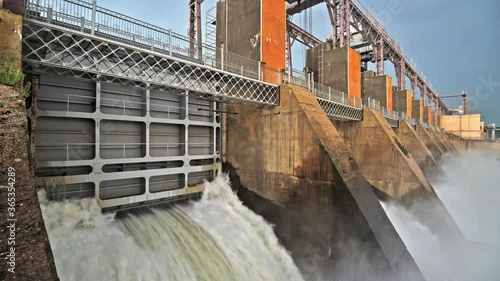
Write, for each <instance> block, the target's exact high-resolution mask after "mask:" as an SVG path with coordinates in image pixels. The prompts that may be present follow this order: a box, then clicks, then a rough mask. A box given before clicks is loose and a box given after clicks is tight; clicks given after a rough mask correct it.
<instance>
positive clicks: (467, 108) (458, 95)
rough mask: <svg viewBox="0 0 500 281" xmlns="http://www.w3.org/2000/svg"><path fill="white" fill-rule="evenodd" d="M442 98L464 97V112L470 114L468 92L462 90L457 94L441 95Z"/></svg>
mask: <svg viewBox="0 0 500 281" xmlns="http://www.w3.org/2000/svg"><path fill="white" fill-rule="evenodd" d="M439 98H440V99H448V98H462V102H463V107H464V114H470V107H469V100H468V98H467V93H466V92H464V91H462V93H461V94H457V95H447V96H439Z"/></svg>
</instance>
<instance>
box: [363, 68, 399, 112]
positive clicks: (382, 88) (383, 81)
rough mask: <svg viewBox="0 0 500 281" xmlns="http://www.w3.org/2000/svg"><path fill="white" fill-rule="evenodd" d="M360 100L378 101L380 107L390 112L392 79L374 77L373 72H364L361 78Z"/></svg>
mask: <svg viewBox="0 0 500 281" xmlns="http://www.w3.org/2000/svg"><path fill="white" fill-rule="evenodd" d="M361 98H362V99H363V100H367V99H368V98H370V99H373V100H376V101H379V102H380V105H381V106H383V107H385V108H387V109H390V110H392V109H393V106H392V100H393V98H392V78H391V76H388V75H382V76H375V72H373V71H365V72H363V74H362V77H361Z"/></svg>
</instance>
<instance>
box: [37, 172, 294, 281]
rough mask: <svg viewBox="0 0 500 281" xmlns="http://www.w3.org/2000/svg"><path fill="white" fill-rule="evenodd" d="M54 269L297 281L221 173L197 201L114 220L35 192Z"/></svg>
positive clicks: (88, 203)
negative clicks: (54, 264) (46, 197)
mask: <svg viewBox="0 0 500 281" xmlns="http://www.w3.org/2000/svg"><path fill="white" fill-rule="evenodd" d="M40 200H41V202H42V204H41V207H42V212H43V216H44V220H45V224H46V227H47V231H48V234H49V238H50V242H51V246H52V250H53V253H54V257H55V261H56V267H57V271H58V274H59V277H60V278H61V280H62V281H69V280H85V281H87V280H96V281H97V280H106V281H111V280H120V281H126V280H130V281H132V280H133V281H137V280H143V281H154V280H162V281H164V280H182V281H184V280H214V281H224V280H228V281H229V280H237V281H245V280H248V281H254V280H269V281H272V280H302V277H301V275H300V273H299V270H298V269H297V267H296V266H295V264H294V262H293V261H292V258H291V257H290V255H289V254H288V252H287V251H286V250H285V249H284V248H283V247H282V246H281V245H280V244H279V242H278V240H277V238H276V236H275V235H274V232H273V229H272V226H271V225H269V224H268V223H267V222H266V221H265V220H264V219H263V218H262V217H260V216H258V215H256V214H255V213H253V212H252V211H250V210H249V209H248V208H246V207H245V206H243V205H242V203H241V202H240V201H239V200H238V198H237V196H236V195H235V194H234V193H233V192H232V191H231V188H230V186H229V180H228V178H227V177H226V176H219V177H217V178H216V179H215V180H214V181H213V182H211V183H206V184H205V192H204V194H203V197H202V199H201V200H200V201H198V202H191V203H186V204H179V205H176V206H172V207H169V208H151V209H149V210H145V211H143V212H135V213H131V214H128V215H127V216H126V217H125V218H123V219H116V218H115V216H114V214H102V213H101V211H100V209H99V207H98V206H97V203H96V202H95V200H93V199H81V200H70V201H65V202H49V201H47V200H46V199H44V194H40Z"/></svg>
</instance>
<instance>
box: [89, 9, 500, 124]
mask: <svg viewBox="0 0 500 281" xmlns="http://www.w3.org/2000/svg"><path fill="white" fill-rule="evenodd" d="M188 2H189V1H188V0H175V1H174V0H165V1H157V0H156V1H155V0H143V1H123V0H97V3H98V5H99V6H103V7H105V8H108V9H112V10H114V11H117V12H120V13H123V14H125V15H128V16H131V17H134V18H137V19H140V20H143V21H146V22H149V23H152V24H155V25H158V26H161V27H164V28H171V29H172V30H173V31H175V32H177V33H180V34H185V35H187V29H188ZM360 2H361V3H362V4H363V6H365V7H367V8H369V9H370V10H371V12H372V13H373V14H374V15H377V16H376V17H377V18H380V20H381V22H382V24H383V25H384V27H385V29H386V30H387V32H388V33H389V35H390V36H391V37H393V38H397V41H398V42H399V44H400V45H401V46H402V48H403V50H404V52H405V54H406V55H407V57H409V58H412V59H413V61H414V62H415V64H416V65H417V69H418V70H419V71H420V72H423V73H424V75H425V77H426V79H427V81H428V82H430V83H431V84H432V86H433V87H434V88H435V89H436V90H437V92H438V93H439V95H450V94H459V93H461V92H462V91H467V93H468V94H469V103H470V107H471V111H472V112H473V113H482V119H483V120H484V121H485V123H486V124H491V123H496V125H497V126H500V68H498V65H499V63H500V54H499V50H500V48H499V46H500V1H498V0H475V1H465V0H439V1H436V0H387V1H381V0H360ZM215 3H216V0H205V2H204V3H203V4H202V20H203V22H202V25H203V26H204V25H205V22H204V19H205V13H206V11H207V10H208V9H210V8H213V7H214V6H215ZM311 13H312V16H313V23H312V33H313V34H314V35H315V36H317V37H318V38H320V39H322V40H324V39H325V38H326V36H328V35H330V34H331V33H332V27H331V25H330V20H329V18H328V14H327V11H326V7H325V5H324V4H319V5H317V6H316V7H314V8H313V10H312V12H311ZM304 16H305V15H303V14H302V15H295V16H294V19H293V20H294V21H295V22H300V21H303V17H304ZM296 44H297V45H294V49H293V55H294V57H293V61H294V68H299V69H300V68H301V67H300V65H301V64H302V61H303V60H304V55H303V53H304V52H305V48H304V47H301V46H300V44H299V43H296ZM370 68H373V66H370ZM385 70H386V71H385V72H386V74H388V75H391V76H392V77H393V78H395V75H394V67H393V65H392V63H390V62H386V65H385ZM393 81H394V83H396V79H393ZM407 87H408V88H409V87H410V84H409V82H407ZM444 102H445V103H446V104H447V105H448V107H450V108H451V107H453V108H456V107H457V106H458V105H459V104H460V103H461V100H460V99H446V100H444Z"/></svg>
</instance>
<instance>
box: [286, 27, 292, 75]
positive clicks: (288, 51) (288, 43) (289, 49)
mask: <svg viewBox="0 0 500 281" xmlns="http://www.w3.org/2000/svg"><path fill="white" fill-rule="evenodd" d="M286 39H287V40H286V57H287V62H288V72H291V71H292V68H293V67H292V38H291V36H290V30H288V31H287V33H286Z"/></svg>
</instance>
